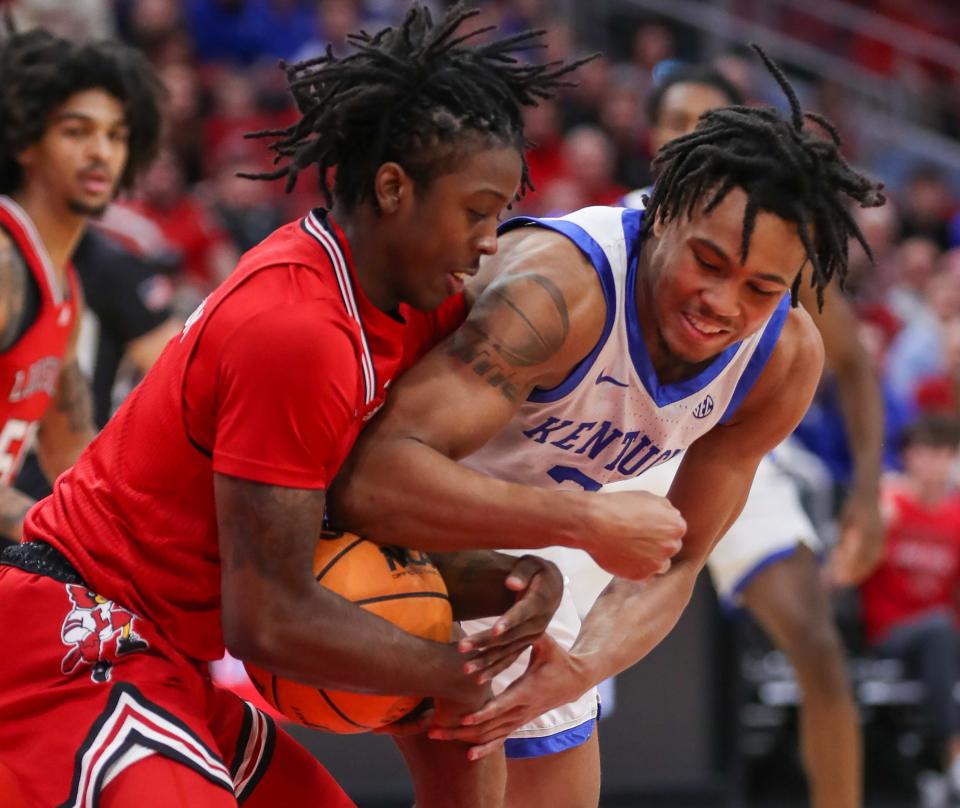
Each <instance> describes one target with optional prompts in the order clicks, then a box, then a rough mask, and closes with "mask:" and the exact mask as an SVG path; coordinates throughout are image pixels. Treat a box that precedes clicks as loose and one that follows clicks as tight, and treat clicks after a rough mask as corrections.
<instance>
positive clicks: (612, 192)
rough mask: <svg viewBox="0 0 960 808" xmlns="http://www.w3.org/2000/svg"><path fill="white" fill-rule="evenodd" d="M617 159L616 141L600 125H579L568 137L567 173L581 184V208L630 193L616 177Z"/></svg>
mask: <svg viewBox="0 0 960 808" xmlns="http://www.w3.org/2000/svg"><path fill="white" fill-rule="evenodd" d="M615 159H616V152H615V150H614V146H613V143H612V142H611V140H610V138H609V136H608V135H607V134H606V133H605V132H604V131H603V130H602V129H600V128H599V127H596V126H586V125H585V126H578V127H576V128H575V129H572V130H571V131H570V132H569V133H568V134H567V136H566V138H564V141H563V164H564V176H565V177H566V178H568V179H569V180H571V181H572V182H573V183H574V184H575V185H576V186H577V189H578V192H579V195H580V197H581V199H582V204H581V205H580V207H586V206H588V205H615V204H617V201H618V200H619V199H621V198H622V197H623V195H624V194H625V193H626V191H627V188H626V187H625V186H623V185H620V184H619V183H618V182H617V181H616V179H615V177H614V168H615V162H614V161H615ZM545 190H546V191H547V192H548V193H549V188H546V189H545Z"/></svg>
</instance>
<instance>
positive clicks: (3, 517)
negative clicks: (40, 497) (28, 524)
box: [0, 485, 34, 541]
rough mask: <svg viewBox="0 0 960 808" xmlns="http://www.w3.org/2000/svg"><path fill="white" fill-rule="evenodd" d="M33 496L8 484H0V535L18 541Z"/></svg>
mask: <svg viewBox="0 0 960 808" xmlns="http://www.w3.org/2000/svg"><path fill="white" fill-rule="evenodd" d="M33 502H34V500H33V497H28V496H27V495H26V494H24V493H22V492H20V491H18V490H17V489H16V488H13V487H12V486H8V485H0V537H3V538H5V539H9V540H10V541H20V535H21V533H22V532H23V520H24V519H25V518H26V515H27V511H29V510H30V508H31V507H32V505H33Z"/></svg>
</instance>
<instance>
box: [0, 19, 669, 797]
mask: <svg viewBox="0 0 960 808" xmlns="http://www.w3.org/2000/svg"><path fill="white" fill-rule="evenodd" d="M470 16H472V14H471V13H468V12H463V11H460V10H454V11H452V12H451V13H450V14H449V15H448V16H447V17H446V18H445V19H444V20H442V21H441V22H440V23H439V24H437V25H434V24H433V22H432V20H431V18H430V15H429V13H428V12H427V11H426V10H425V9H424V8H423V7H421V6H419V5H415V6H414V7H413V8H412V9H411V10H410V11H409V12H408V13H407V15H406V17H405V19H404V21H403V24H402V26H400V27H399V28H397V29H385V30H383V31H380V32H379V33H377V34H376V35H373V36H370V35H367V34H362V35H359V36H357V37H356V40H355V44H356V46H357V48H356V50H355V51H354V52H353V53H352V54H351V55H349V56H346V57H344V58H342V59H340V58H337V57H335V56H334V55H333V54H332V53H331V52H328V53H327V54H326V55H325V56H323V57H320V58H318V59H316V60H312V61H310V62H308V63H305V64H297V65H292V66H289V67H288V68H287V75H288V79H289V82H290V86H291V89H292V91H293V94H294V97H295V99H296V101H297V104H298V107H299V109H300V112H301V117H300V118H299V120H297V121H296V122H295V123H294V124H292V125H291V126H290V127H289V128H288V129H287V130H285V131H282V132H273V133H265V134H273V135H276V136H277V138H278V140H277V141H276V142H275V143H274V149H275V150H276V152H277V155H278V156H279V157H280V158H281V160H282V162H283V166H282V168H281V169H279V170H278V171H277V172H276V173H275V174H273V175H270V176H273V177H280V176H286V177H287V178H288V184H289V185H290V186H292V185H293V183H295V182H296V179H297V176H298V173H299V172H300V171H301V170H304V169H306V168H308V167H311V168H312V167H313V166H314V165H315V166H316V167H317V168H318V169H319V178H320V188H321V190H322V191H323V193H324V195H325V197H326V198H327V201H328V202H335V206H334V209H335V213H329V212H327V211H326V210H323V209H317V210H315V211H313V212H311V213H310V214H308V215H307V216H305V217H303V218H301V219H299V220H297V221H295V222H292V223H291V224H289V225H287V226H285V227H283V228H281V229H279V230H278V231H276V232H275V233H274V234H272V235H271V236H270V237H268V238H267V239H266V240H265V241H263V242H262V243H261V244H260V245H258V246H257V247H256V248H255V249H254V250H251V251H250V252H248V253H247V254H246V255H245V257H244V259H243V260H242V261H241V263H240V265H239V266H238V267H237V269H236V271H235V272H234V273H233V274H232V275H231V277H230V278H229V279H228V280H227V281H226V282H225V283H224V284H223V285H222V286H221V287H219V289H217V290H216V291H215V292H214V293H212V294H211V295H210V296H209V297H208V298H207V299H206V300H205V301H204V302H203V303H202V304H201V305H200V307H199V308H198V309H197V310H196V311H195V312H194V314H193V315H192V316H191V317H190V318H189V319H188V321H187V323H186V324H185V326H184V329H183V331H182V333H181V335H180V336H179V337H178V338H175V339H173V340H172V341H171V342H170V344H169V345H168V347H167V349H166V350H165V351H164V353H163V355H162V356H161V358H160V359H159V361H158V362H157V363H156V364H155V365H154V367H153V368H152V369H151V371H150V372H149V373H148V374H147V376H146V378H145V379H144V381H143V382H142V383H141V384H140V385H139V386H138V387H137V389H136V390H135V391H134V392H133V394H131V396H130V397H129V398H128V399H127V400H126V401H125V402H124V404H123V405H122V406H121V408H120V409H119V410H118V412H117V413H116V415H115V416H114V417H113V418H112V419H111V420H110V422H109V423H108V424H107V426H106V428H105V429H104V430H103V432H102V433H101V434H100V436H99V437H98V439H97V440H96V441H95V442H94V443H93V444H92V445H91V446H90V448H89V449H88V450H87V451H86V452H84V453H83V454H82V455H81V457H80V459H79V460H78V462H77V464H76V465H75V466H74V467H73V468H72V469H71V470H70V472H69V473H67V474H65V475H62V476H61V477H60V478H59V479H58V481H57V484H56V485H55V488H54V493H53V495H52V496H50V497H48V498H47V499H45V500H43V501H42V503H40V504H38V506H37V507H36V508H35V509H33V510H32V511H31V513H30V515H29V516H28V518H27V522H26V526H25V529H24V543H22V544H20V545H17V546H15V547H9V548H7V549H6V550H5V551H4V555H3V557H2V562H3V564H2V565H0V612H2V613H3V614H4V616H5V619H7V620H9V621H12V622H14V623H16V625H17V627H18V629H17V633H16V640H15V641H14V642H15V646H16V648H15V649H14V648H13V647H9V648H8V659H9V662H10V664H5V665H4V666H3V667H2V669H0V750H2V751H0V757H2V759H3V762H4V763H6V764H7V765H8V766H9V767H10V768H11V769H12V770H13V771H14V773H15V774H16V775H17V776H18V778H19V780H20V783H21V786H22V787H23V789H24V790H25V792H26V793H27V796H28V797H29V798H30V799H31V800H33V801H35V802H39V803H42V804H50V805H52V804H60V803H62V802H64V801H66V802H67V803H73V802H74V801H76V802H78V803H83V804H86V803H88V802H95V801H97V800H99V804H100V805H101V806H105V808H111V807H112V806H119V805H124V806H126V805H130V804H133V803H134V802H135V803H136V804H137V805H139V806H141V808H145V807H146V806H154V805H155V806H164V807H165V808H170V806H191V807H193V806H201V805H202V806H221V805H223V806H226V805H236V803H237V802H238V801H240V802H243V803H244V804H245V805H246V806H271V807H272V806H277V805H301V804H317V805H324V806H341V805H348V804H350V802H349V799H348V798H347V797H346V795H344V794H343V792H342V790H341V789H340V788H339V787H338V786H337V785H336V783H334V782H333V780H332V779H331V778H330V777H329V775H328V774H327V773H326V772H325V770H323V768H322V767H320V765H319V764H318V763H317V762H316V761H315V760H314V759H313V758H312V757H311V756H310V755H309V754H308V753H307V752H306V750H304V749H302V748H301V747H300V746H299V745H297V744H296V743H295V742H294V741H293V740H292V739H291V738H290V737H289V736H288V735H287V734H286V733H284V732H283V731H281V730H279V729H277V728H276V727H275V726H274V724H273V722H272V720H271V719H269V718H268V717H266V716H264V715H263V714H261V713H259V712H258V711H256V710H254V709H253V708H252V707H250V706H249V705H246V704H245V703H244V702H242V701H241V700H239V699H238V698H236V697H235V696H234V695H233V694H230V693H227V692H225V691H222V690H220V689H218V688H215V687H214V686H213V685H212V684H211V682H210V679H209V676H208V675H207V670H206V668H207V662H209V661H211V660H215V659H219V658H220V657H221V656H222V655H223V652H224V648H225V647H226V648H228V649H230V650H231V651H232V652H233V653H234V654H235V655H236V656H238V657H240V658H243V659H247V660H249V661H251V662H253V663H255V664H257V665H258V666H261V667H264V668H267V669H269V670H272V671H275V672H277V673H279V674H281V675H284V676H287V677H290V678H293V679H297V680H300V681H302V682H305V683H307V684H310V683H313V684H316V685H318V686H335V687H337V688H341V689H350V690H356V691H362V692H371V691H373V692H388V693H398V694H419V695H433V696H437V697H445V698H446V699H447V700H448V701H449V702H454V703H456V702H459V703H461V704H462V705H464V706H465V707H468V708H469V707H472V706H476V705H478V704H480V703H482V701H483V700H484V699H485V698H486V691H485V688H483V687H482V686H478V685H477V683H476V682H475V681H474V678H473V677H471V676H469V675H468V674H469V671H464V667H465V660H464V658H463V657H462V655H461V654H459V653H458V652H457V649H456V648H455V647H452V646H449V645H447V644H443V643H432V642H429V641H426V640H423V639H420V638H418V637H414V636H413V635H410V634H407V633H406V632H404V631H402V630H400V629H398V628H397V627H395V626H393V625H392V624H390V623H387V622H386V621H384V620H382V619H380V618H379V617H377V616H376V615H373V614H371V613H369V612H366V611H364V610H363V609H361V608H359V607H357V606H355V605H353V604H351V603H349V602H348V601H346V600H344V599H342V598H340V597H338V596H336V595H334V594H333V593H331V592H329V591H327V590H325V589H324V588H323V587H321V586H318V585H317V584H316V581H315V580H314V578H313V575H312V565H311V560H312V557H313V552H314V548H315V544H316V541H317V538H318V536H319V533H320V529H321V525H322V520H323V515H324V509H325V498H326V488H327V486H328V485H329V483H330V481H331V479H332V478H333V475H334V474H335V473H336V471H337V469H338V467H339V466H340V464H341V463H342V461H343V459H344V457H345V456H346V454H347V452H348V451H349V450H350V448H351V446H352V444H353V441H354V440H355V438H356V436H357V434H358V432H359V431H360V429H361V427H362V426H363V424H364V422H365V421H366V420H367V419H369V418H370V417H371V416H372V415H373V414H374V413H375V412H376V411H377V409H379V407H380V406H381V405H382V403H383V401H384V398H385V396H386V391H387V387H388V385H389V384H390V382H391V380H392V379H393V377H394V376H395V375H396V374H397V373H398V372H399V371H400V369H401V367H402V366H403V365H404V363H407V362H409V361H411V359H412V357H414V356H416V354H417V353H418V352H420V351H421V350H423V349H424V347H425V346H426V345H428V344H430V342H431V341H433V340H435V339H437V338H438V337H439V336H440V335H442V334H443V333H444V331H445V330H448V329H449V328H450V327H452V326H453V325H455V324H456V323H458V322H459V320H460V319H461V317H462V310H463V306H464V299H463V295H462V294H461V287H462V281H461V279H460V275H461V274H464V273H466V274H471V273H473V272H475V271H476V267H477V265H478V262H479V259H480V257H481V256H482V255H490V254H492V253H494V252H495V251H496V245H497V240H496V225H497V218H498V215H499V214H500V212H501V210H502V209H503V208H504V206H505V205H507V204H508V203H509V202H510V201H511V200H512V199H513V198H514V197H515V195H516V194H517V192H518V189H519V190H520V191H521V192H522V190H523V189H524V187H525V185H526V182H525V171H524V162H523V156H522V152H523V146H524V139H523V131H522V118H521V108H522V106H524V105H529V104H533V103H536V100H537V99H538V98H541V97H544V96H547V95H550V94H551V93H552V91H553V90H554V89H555V88H556V87H557V86H558V85H559V83H560V82H561V80H562V78H561V77H562V76H564V75H565V74H566V73H568V72H569V71H570V70H571V69H572V67H573V66H563V65H558V64H553V65H547V66H541V67H537V66H527V65H523V64H519V63H517V62H516V61H514V59H513V58H512V57H511V54H512V53H513V52H514V51H517V50H522V49H523V48H526V47H528V46H529V45H530V44H531V43H532V42H533V41H535V40H536V39H537V35H536V34H535V33H528V34H520V35H516V36H514V37H511V38H509V39H506V40H501V41H492V42H488V43H487V44H482V45H472V44H467V43H465V39H468V37H464V36H462V35H461V32H460V31H459V27H460V25H461V24H463V23H464V22H465V21H466V20H467V19H468V18H469V17H470ZM49 69H50V70H51V71H52V72H54V73H57V72H59V71H60V69H61V67H60V65H59V63H58V62H57V61H54V62H53V63H52V64H51V65H50V68H49ZM4 78H5V80H6V73H5V74H4ZM103 136H104V137H106V134H104V135H103ZM330 169H335V171H336V180H335V185H334V188H333V191H332V194H331V189H330V185H329V180H330V172H329V170H330ZM102 174H103V170H102V169H101V168H98V169H97V173H96V175H95V176H93V177H91V179H90V182H91V183H92V185H93V186H94V187H96V188H100V184H102V183H103V181H104V179H106V178H107V177H105V176H102ZM58 176H59V175H58ZM68 176H71V177H72V176H73V175H72V174H68ZM334 216H335V217H336V218H334ZM444 301H446V302H444ZM438 307H439V308H438ZM427 310H436V311H431V312H430V313H425V312H426V311H427ZM525 492H526V489H523V488H522V487H518V486H514V487H510V486H503V487H502V488H501V490H499V491H498V492H497V495H496V496H494V497H493V498H491V500H490V501H489V502H488V503H487V505H488V506H489V509H490V511H489V514H488V515H489V517H490V523H489V524H488V526H487V530H486V535H485V537H484V538H485V544H486V545H487V546H489V545H492V544H494V543H496V544H497V545H498V546H499V544H500V543H501V542H504V541H506V542H507V543H508V544H509V543H511V542H512V543H513V544H514V546H526V545H527V544H528V543H529V533H530V531H529V527H530V526H531V525H538V526H539V527H540V529H541V536H542V541H543V543H544V544H552V543H555V542H557V541H563V540H569V541H578V542H581V543H583V544H586V545H588V546H589V547H590V549H592V550H593V551H594V552H595V553H596V555H597V557H598V559H599V560H600V561H601V563H605V564H606V565H607V566H608V567H610V568H611V569H612V570H613V571H614V572H623V573H626V574H631V573H632V574H633V575H635V576H639V575H640V574H641V572H642V571H644V570H646V568H647V566H648V565H649V564H650V563H651V561H650V557H651V556H652V557H654V558H655V559H657V561H656V563H657V564H658V565H659V564H660V563H662V559H664V558H668V557H669V555H670V554H672V552H674V551H675V550H676V548H677V545H678V541H679V535H680V533H681V531H682V520H680V518H679V516H677V515H676V512H675V510H674V509H673V507H672V506H671V505H670V504H669V503H668V502H667V501H666V500H665V499H661V498H656V497H651V496H649V495H640V494H623V495H620V496H619V497H610V498H608V501H607V502H605V503H601V505H600V507H593V508H591V509H590V513H591V514H592V519H593V522H592V524H593V525H594V526H595V528H596V535H591V536H590V537H587V538H584V536H583V535H582V532H583V531H582V525H583V524H584V514H583V509H582V505H583V503H581V502H580V501H579V500H577V499H576V498H574V497H570V496H569V495H565V494H563V493H556V494H554V495H553V496H541V495H540V494H539V492H535V496H532V497H531V496H526V495H525ZM637 524H641V525H645V527H643V528H637V527H636V525H637ZM480 544H481V545H482V544H484V543H480ZM471 558H472V560H473V562H474V563H472V564H470V565H465V569H464V570H463V571H464V576H463V578H464V579H465V580H467V582H468V583H472V585H473V587H474V590H475V591H476V592H477V598H474V602H473V603H472V604H467V611H466V614H468V615H469V614H473V615H477V614H496V613H503V612H505V611H507V610H508V609H509V612H508V614H507V615H506V616H505V617H504V618H502V622H501V623H500V624H499V626H500V629H502V630H504V631H503V633H502V634H500V633H498V640H497V641H496V644H497V645H498V647H499V650H500V651H501V652H502V653H503V654H505V655H506V657H507V658H513V657H514V656H516V654H517V653H519V651H520V649H521V648H522V647H523V646H524V644H525V643H529V642H530V639H529V635H530V634H531V633H532V634H534V635H536V634H538V633H539V632H540V631H542V629H543V628H544V627H545V625H546V622H547V619H548V617H549V615H550V614H552V612H553V609H554V608H555V606H556V601H557V600H558V599H559V595H560V588H561V584H560V577H559V574H558V573H557V572H556V570H555V569H553V567H552V565H550V564H549V563H548V562H545V561H543V560H541V559H536V558H528V559H521V560H519V561H517V560H516V559H513V558H511V557H508V556H500V555H495V554H493V553H486V554H484V557H483V559H477V557H476V556H471ZM478 560H483V561H485V563H484V564H481V565H478V564H477V563H476V562H477V561H478ZM448 566H450V567H453V568H454V570H455V569H456V565H455V564H453V565H448ZM449 574H450V573H449V570H447V572H446V575H445V577H448V576H449ZM508 578H509V579H511V580H512V584H511V588H509V589H508V588H507V586H505V583H506V582H507V579H508ZM448 581H450V588H451V591H453V592H457V591H458V590H457V586H456V584H457V581H455V580H450V578H449V577H448ZM68 629H69V631H68ZM440 706H442V705H440ZM438 713H441V714H442V711H441V710H440V708H439V707H438ZM421 737H422V736H421ZM417 743H418V742H417V741H415V740H412V741H410V745H411V746H410V747H407V748H405V751H407V750H408V749H409V748H413V746H416V745H417ZM420 745H421V746H423V745H424V744H423V743H421V744H420ZM427 746H430V749H431V759H430V761H429V762H428V764H427V766H426V767H425V768H423V769H420V770H418V771H419V772H420V773H419V774H418V771H415V780H416V781H417V786H418V797H417V799H418V804H419V805H420V806H421V808H429V807H430V806H437V805H452V804H455V805H458V806H473V805H475V806H478V808H479V807H480V806H488V805H491V804H493V803H492V802H491V800H490V799H488V796H487V794H486V793H485V792H483V791H481V790H480V785H479V784H478V783H477V782H476V781H477V779H478V778H480V777H481V776H483V777H484V778H485V779H484V783H490V784H491V785H490V787H491V788H493V789H500V790H502V768H503V766H502V761H501V762H500V763H499V764H498V763H497V761H495V760H493V766H492V767H488V766H487V765H486V762H485V763H484V764H483V765H480V766H477V765H473V766H472V767H471V766H466V765H465V764H467V761H466V755H465V754H464V753H463V751H462V750H459V751H458V750H457V745H456V744H439V743H432V746H431V745H429V744H427ZM9 750H16V754H12V753H11V752H10V751H9ZM410 754H413V753H410ZM443 755H446V756H447V757H448V758H450V759H451V761H452V762H451V765H455V763H456V760H462V761H463V764H464V767H463V768H464V773H463V779H462V780H457V779H456V777H455V774H454V773H453V772H448V770H447V767H446V766H445V765H443ZM454 758H456V760H454ZM488 768H492V769H493V771H492V776H489V777H488V776H487V775H486V772H487V770H488ZM498 770H499V777H500V779H498V778H497V775H498ZM431 778H432V780H433V781H434V789H435V790H433V791H428V792H427V793H425V794H424V793H423V792H422V791H421V787H422V786H423V784H424V782H425V781H427V780H430V779H431ZM493 799H494V800H495V799H496V796H494V797H493Z"/></svg>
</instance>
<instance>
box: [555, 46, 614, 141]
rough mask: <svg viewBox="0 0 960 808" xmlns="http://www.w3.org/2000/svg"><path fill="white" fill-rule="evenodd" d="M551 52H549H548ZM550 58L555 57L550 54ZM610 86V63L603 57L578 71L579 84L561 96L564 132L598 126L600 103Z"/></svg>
mask: <svg viewBox="0 0 960 808" xmlns="http://www.w3.org/2000/svg"><path fill="white" fill-rule="evenodd" d="M548 52H549V51H548ZM550 58H551V59H553V58H559V57H554V55H553V54H552V53H550ZM609 86H610V62H609V61H608V60H607V59H606V58H605V57H603V56H601V57H600V58H599V59H594V60H593V61H592V62H587V64H585V65H583V66H582V67H580V68H579V69H578V70H577V82H576V86H575V87H571V88H569V89H568V90H567V92H566V93H564V94H563V95H562V96H560V110H561V120H562V121H563V129H564V131H568V130H570V129H573V128H575V127H579V126H581V125H590V126H598V125H599V123H600V102H601V101H602V100H603V97H604V95H606V92H607V88H608V87H609Z"/></svg>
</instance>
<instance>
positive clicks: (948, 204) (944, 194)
mask: <svg viewBox="0 0 960 808" xmlns="http://www.w3.org/2000/svg"><path fill="white" fill-rule="evenodd" d="M901 201H902V210H901V214H900V223H901V227H900V235H901V237H903V238H909V237H910V236H925V237H926V238H929V239H931V240H932V241H933V242H934V243H936V244H937V246H938V247H940V249H942V250H945V249H947V248H948V247H949V246H950V238H949V227H948V223H949V221H950V218H951V217H952V215H953V212H954V211H953V207H954V202H953V200H952V198H951V194H950V188H949V187H948V186H947V183H946V181H945V180H944V177H943V172H942V171H941V170H940V169H939V168H937V167H936V166H932V165H922V166H919V167H918V168H916V169H914V171H913V172H912V173H911V174H910V176H909V178H908V179H907V184H906V187H905V188H904V190H903V194H901Z"/></svg>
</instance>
